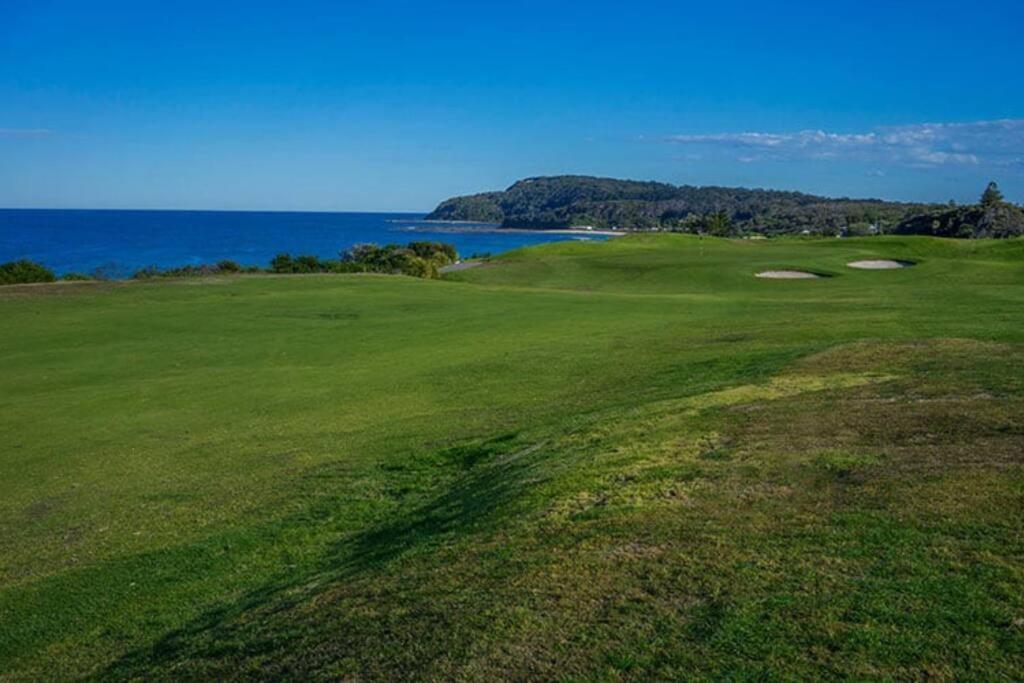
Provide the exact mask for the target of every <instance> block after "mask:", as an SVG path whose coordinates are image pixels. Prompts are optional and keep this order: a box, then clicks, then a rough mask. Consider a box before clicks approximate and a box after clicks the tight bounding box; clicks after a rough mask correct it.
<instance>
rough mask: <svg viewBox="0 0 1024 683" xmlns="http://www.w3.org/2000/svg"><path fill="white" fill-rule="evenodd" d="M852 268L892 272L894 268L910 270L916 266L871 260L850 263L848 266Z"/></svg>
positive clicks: (903, 262) (887, 260)
mask: <svg viewBox="0 0 1024 683" xmlns="http://www.w3.org/2000/svg"><path fill="white" fill-rule="evenodd" d="M846 265H847V266H848V267H850V268H860V269H861V270H892V269H894V268H909V267H910V266H912V265H914V264H913V263H907V262H906V261H891V260H889V259H870V260H867V261H850V262H849V263H847V264H846Z"/></svg>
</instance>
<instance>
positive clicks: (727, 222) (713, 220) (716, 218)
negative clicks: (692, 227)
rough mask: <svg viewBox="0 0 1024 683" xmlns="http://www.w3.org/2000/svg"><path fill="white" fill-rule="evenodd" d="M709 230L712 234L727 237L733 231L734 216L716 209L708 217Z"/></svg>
mask: <svg viewBox="0 0 1024 683" xmlns="http://www.w3.org/2000/svg"><path fill="white" fill-rule="evenodd" d="M707 231H708V234H710V235H715V236H717V237H726V236H728V235H731V234H732V233H733V224H732V217H731V216H730V215H729V214H728V213H726V212H725V211H716V212H715V213H713V214H711V215H710V216H708V217H707Z"/></svg>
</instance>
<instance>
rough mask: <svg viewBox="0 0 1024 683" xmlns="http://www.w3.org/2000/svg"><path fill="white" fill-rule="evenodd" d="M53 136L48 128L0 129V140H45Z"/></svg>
mask: <svg viewBox="0 0 1024 683" xmlns="http://www.w3.org/2000/svg"><path fill="white" fill-rule="evenodd" d="M51 135H53V131H52V130H50V129H49V128H0V138H46V137H50V136H51Z"/></svg>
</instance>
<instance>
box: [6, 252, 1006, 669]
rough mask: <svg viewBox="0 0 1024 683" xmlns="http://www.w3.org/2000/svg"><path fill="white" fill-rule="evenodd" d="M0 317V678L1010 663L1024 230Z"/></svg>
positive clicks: (185, 285) (555, 255)
mask: <svg viewBox="0 0 1024 683" xmlns="http://www.w3.org/2000/svg"><path fill="white" fill-rule="evenodd" d="M863 260H869V261H870V260H894V261H900V262H908V263H913V264H914V267H912V268H901V269H890V270H858V269H854V268H849V267H847V266H846V264H847V263H850V262H855V261H863ZM765 271H802V272H804V271H805V272H813V273H816V274H818V275H821V276H822V277H818V278H813V279H796V280H785V279H779V280H773V279H762V278H757V277H754V275H755V274H756V273H759V272H765ZM0 320H2V321H3V323H2V325H0V680H4V681H19V680H38V679H75V678H98V679H118V680H122V679H138V680H160V679H190V680H225V679H279V678H291V679H332V680H409V679H415V680H479V681H494V680H523V679H557V680H608V681H614V680H637V681H641V680H654V679H671V678H677V679H678V678H682V679H705V680H711V679H721V678H730V679H733V680H748V679H766V678H767V679H794V678H804V679H828V678H838V677H853V678H860V679H914V680H919V679H925V678H930V677H933V678H937V679H940V680H942V679H975V680H976V679H989V680H994V679H1002V680H1012V679H1021V678H1024V241H1021V240H1005V241H988V240H939V239H933V238H897V237H876V238H864V239H842V240H838V239H828V240H824V239H823V240H811V239H806V240H804V239H777V240H724V239H713V238H705V239H700V238H697V237H691V236H682V235H669V234H664V235H632V236H625V237H619V238H615V239H612V240H609V241H607V242H603V243H596V242H564V243H555V244H549V245H544V246H540V247H533V248H529V249H522V250H518V251H515V252H511V253H509V254H506V255H504V256H501V257H497V258H494V259H492V260H491V261H489V262H487V263H485V264H483V265H482V266H480V267H476V268H471V269H464V270H459V271H457V272H452V273H449V274H447V275H445V277H444V279H442V280H421V279H413V278H407V277H400V276H381V275H324V276H268V275H263V276H233V277H214V278H182V279H167V280H154V281H146V282H101V283H94V282H82V283H59V284H54V285H31V286H12V287H5V288H0Z"/></svg>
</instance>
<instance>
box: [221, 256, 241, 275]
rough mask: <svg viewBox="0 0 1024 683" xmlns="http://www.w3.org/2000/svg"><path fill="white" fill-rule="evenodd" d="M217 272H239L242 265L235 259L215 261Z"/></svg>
mask: <svg viewBox="0 0 1024 683" xmlns="http://www.w3.org/2000/svg"><path fill="white" fill-rule="evenodd" d="M217 272H219V273H224V274H229V273H241V272H242V266H240V265H239V264H238V262H237V261H230V260H227V259H225V260H223V261H217Z"/></svg>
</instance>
